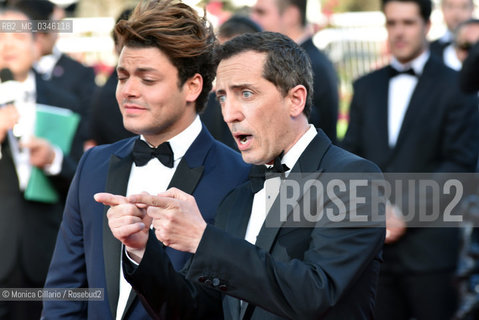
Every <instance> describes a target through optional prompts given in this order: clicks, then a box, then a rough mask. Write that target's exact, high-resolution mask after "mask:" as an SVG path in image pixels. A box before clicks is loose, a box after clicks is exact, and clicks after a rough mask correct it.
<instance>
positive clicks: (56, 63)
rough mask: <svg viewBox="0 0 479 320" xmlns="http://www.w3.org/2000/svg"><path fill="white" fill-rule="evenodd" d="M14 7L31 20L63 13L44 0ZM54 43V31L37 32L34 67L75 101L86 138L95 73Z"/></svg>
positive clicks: (23, 0) (22, 1)
mask: <svg viewBox="0 0 479 320" xmlns="http://www.w3.org/2000/svg"><path fill="white" fill-rule="evenodd" d="M15 6H16V7H17V8H19V9H20V10H22V11H23V12H25V14H27V15H28V16H29V17H30V19H32V20H44V21H50V20H61V19H63V17H64V12H63V10H62V9H61V8H59V7H58V6H56V5H55V4H53V3H52V2H50V1H48V0H20V1H18V2H16V3H15ZM57 40H58V33H56V32H38V33H37V36H36V39H35V41H36V42H37V46H38V48H39V50H38V60H37V61H36V63H35V65H34V68H35V71H36V72H38V73H39V74H40V75H41V77H42V78H43V80H46V81H48V82H50V83H52V84H53V85H54V86H56V87H58V88H62V89H64V90H65V91H68V92H70V93H71V94H72V95H73V96H75V98H76V99H77V100H78V101H79V104H80V106H81V110H80V111H81V115H82V117H83V120H84V121H83V122H82V126H81V128H80V131H81V134H82V136H83V139H87V137H88V119H89V114H90V109H91V104H92V98H93V96H94V94H95V92H96V90H97V86H96V84H95V72H94V70H93V68H91V67H87V66H84V65H83V64H82V63H80V62H78V61H76V60H75V59H73V58H71V57H69V56H68V55H67V54H65V53H62V52H61V51H60V50H59V49H58V48H57V47H56V46H55V43H56V42H57Z"/></svg>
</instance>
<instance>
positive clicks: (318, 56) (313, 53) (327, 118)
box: [301, 38, 339, 143]
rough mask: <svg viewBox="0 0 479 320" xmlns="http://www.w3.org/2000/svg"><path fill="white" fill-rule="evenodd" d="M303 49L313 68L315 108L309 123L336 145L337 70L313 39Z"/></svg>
mask: <svg viewBox="0 0 479 320" xmlns="http://www.w3.org/2000/svg"><path fill="white" fill-rule="evenodd" d="M301 48H303V49H304V51H306V53H307V54H308V56H309V59H310V60H311V67H312V68H313V82H314V85H313V87H314V90H313V106H312V110H311V116H310V117H309V122H310V123H312V124H314V126H315V127H319V128H321V129H323V131H324V132H325V133H326V134H327V136H328V137H329V138H330V139H331V140H332V141H333V143H335V142H336V125H337V122H338V108H339V93H338V84H339V82H338V77H337V75H336V70H335V69H334V66H333V64H332V63H331V61H330V60H329V58H328V57H327V56H326V55H325V54H324V53H323V52H321V51H320V50H319V49H318V48H317V47H316V46H315V45H314V43H313V39H312V38H309V39H307V40H306V41H304V42H303V43H302V44H301Z"/></svg>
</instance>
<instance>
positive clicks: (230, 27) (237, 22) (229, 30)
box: [218, 15, 262, 39]
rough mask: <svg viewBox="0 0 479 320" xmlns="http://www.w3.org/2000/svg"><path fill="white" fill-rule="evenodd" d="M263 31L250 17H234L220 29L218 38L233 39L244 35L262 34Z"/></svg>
mask: <svg viewBox="0 0 479 320" xmlns="http://www.w3.org/2000/svg"><path fill="white" fill-rule="evenodd" d="M261 31H262V29H261V27H260V26H259V24H257V23H256V22H254V21H253V20H251V19H250V18H248V17H245V16H240V15H234V16H232V17H231V18H229V19H228V20H226V21H225V22H223V23H222V24H221V25H220V27H219V28H218V36H219V37H222V38H228V39H230V38H233V37H234V36H238V35H240V34H243V33H252V32H261Z"/></svg>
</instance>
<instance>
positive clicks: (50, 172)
mask: <svg viewBox="0 0 479 320" xmlns="http://www.w3.org/2000/svg"><path fill="white" fill-rule="evenodd" d="M52 146H53V152H55V158H54V159H53V162H52V163H51V164H49V165H48V166H45V168H44V169H43V172H45V174H46V175H47V176H56V175H58V174H60V172H61V171H62V164H63V152H62V150H61V149H60V148H59V147H58V146H55V145H52Z"/></svg>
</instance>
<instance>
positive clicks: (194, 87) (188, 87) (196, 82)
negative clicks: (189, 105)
mask: <svg viewBox="0 0 479 320" xmlns="http://www.w3.org/2000/svg"><path fill="white" fill-rule="evenodd" d="M183 88H184V90H185V92H186V101H187V102H194V101H196V99H197V98H198V96H199V95H200V93H201V91H202V90H203V77H202V76H201V75H200V74H199V73H197V74H195V75H194V76H192V77H191V78H189V79H188V80H186V82H185V84H184V85H183Z"/></svg>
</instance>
